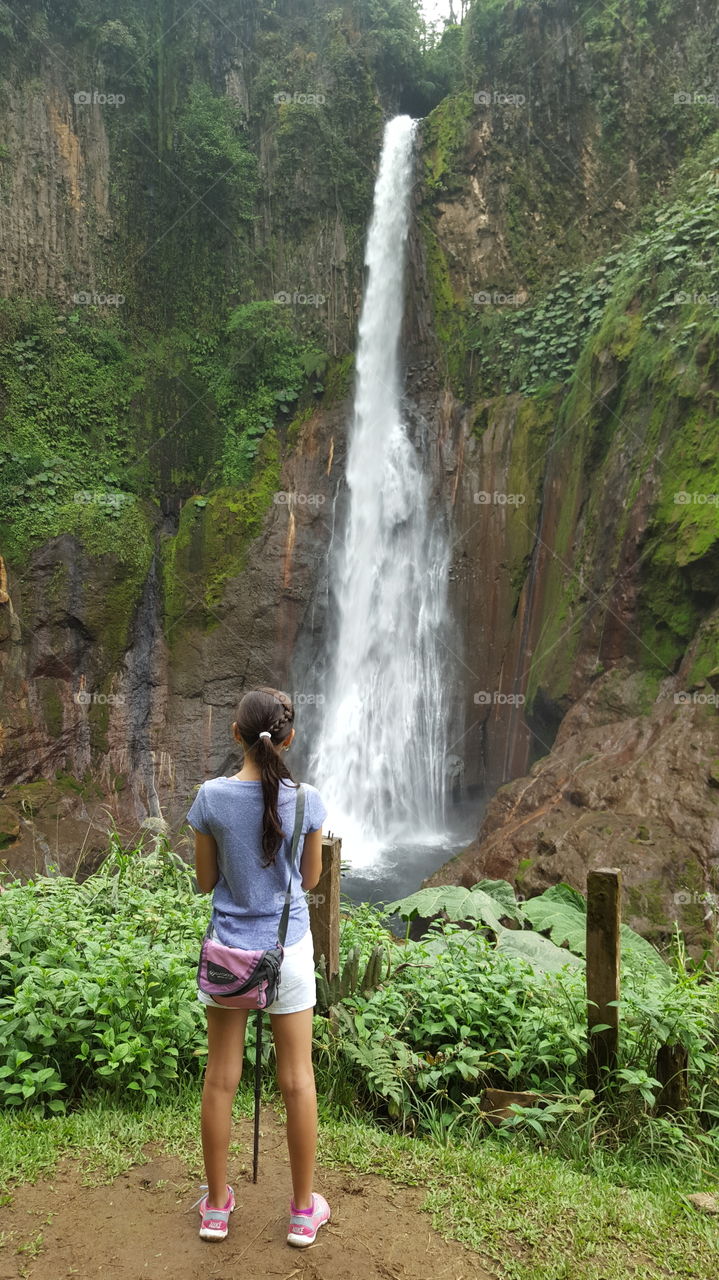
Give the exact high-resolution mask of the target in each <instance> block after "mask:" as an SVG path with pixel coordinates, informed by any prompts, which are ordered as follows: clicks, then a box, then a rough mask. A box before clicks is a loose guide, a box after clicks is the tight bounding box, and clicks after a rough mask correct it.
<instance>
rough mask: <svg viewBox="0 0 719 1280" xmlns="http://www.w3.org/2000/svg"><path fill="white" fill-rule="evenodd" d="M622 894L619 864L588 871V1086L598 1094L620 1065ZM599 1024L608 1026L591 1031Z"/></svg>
mask: <svg viewBox="0 0 719 1280" xmlns="http://www.w3.org/2000/svg"><path fill="white" fill-rule="evenodd" d="M620 893H621V871H620V870H619V868H618V867H609V868H608V867H603V868H601V869H600V870H598V871H590V872H588V873H587V1031H588V1042H587V1088H588V1089H593V1090H594V1092H595V1094H597V1095H599V1094H600V1093H601V1092H602V1090H603V1089H604V1088H605V1086H606V1085H607V1084H608V1081H609V1076H610V1075H611V1073H612V1072H613V1071H614V1069H615V1068H616V1065H617V1049H618V1045H619V1003H618V1002H619V941H620V939H619V927H620V923H621V896H620ZM610 1000H616V1001H617V1003H616V1004H610V1003H609V1002H610ZM592 1002H594V1003H592ZM599 1023H604V1024H606V1026H607V1029H606V1030H605V1031H592V1027H594V1026H597V1025H598V1024H599Z"/></svg>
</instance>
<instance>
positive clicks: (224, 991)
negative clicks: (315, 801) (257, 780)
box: [197, 783, 305, 1009]
mask: <svg viewBox="0 0 719 1280" xmlns="http://www.w3.org/2000/svg"><path fill="white" fill-rule="evenodd" d="M304 813H305V789H304V787H303V786H302V784H301V783H300V786H299V787H298V789H297V802H296V807H295V827H294V831H293V833H292V849H291V852H290V878H289V880H288V882H287V893H286V894H285V905H284V907H283V908H282V915H281V916H280V924H279V929H278V931H277V945H276V946H274V947H271V948H270V949H269V950H268V951H244V950H243V949H242V948H241V947H226V946H225V945H224V943H222V942H220V941H219V940H218V939H217V938H215V937H214V936H213V933H214V930H213V926H212V921H211V920H210V923H209V924H208V926H207V932H206V933H205V936H204V938H203V941H202V948H201V950H200V959H199V962H198V965H197V985H198V987H199V988H200V991H204V992H205V994H206V995H208V996H212V999H213V1000H215V1001H216V1002H217V1004H220V1005H223V1006H225V1007H226V1008H228V1009H266V1008H267V1006H268V1005H270V1004H272V1002H273V1001H274V1000H275V999H276V998H277V992H278V991H279V986H280V970H281V968H282V958H283V956H284V954H285V938H286V937H287V925H288V923H289V918H290V900H291V896H292V872H293V869H294V865H295V858H296V856H297V847H298V845H299V841H300V833H301V831H302V820H303V818H304Z"/></svg>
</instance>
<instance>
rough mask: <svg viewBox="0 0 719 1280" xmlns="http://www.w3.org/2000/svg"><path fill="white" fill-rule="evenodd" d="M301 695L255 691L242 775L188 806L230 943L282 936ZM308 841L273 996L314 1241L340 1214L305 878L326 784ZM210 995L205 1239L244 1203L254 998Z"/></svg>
mask: <svg viewBox="0 0 719 1280" xmlns="http://www.w3.org/2000/svg"><path fill="white" fill-rule="evenodd" d="M294 718H295V713H294V708H293V706H292V702H291V699H290V698H289V697H288V696H287V694H286V693H282V692H280V691H279V690H278V689H268V688H261V689H256V690H254V691H253V692H252V693H246V694H245V696H244V697H243V699H242V701H241V702H240V705H239V708H238V710H237V719H236V721H235V723H234V724H233V726H232V732H233V736H234V738H235V740H236V741H237V742H239V743H240V744H241V745H242V748H243V751H244V762H243V765H242V768H241V770H240V772H239V773H236V774H234V775H233V776H232V777H230V778H224V777H220V778H213V779H211V780H210V781H208V782H203V784H202V786H201V787H200V789H199V791H198V793H197V796H196V797H195V800H194V802H193V804H192V807H191V808H190V810H189V812H188V814H187V820H188V822H189V823H190V824H191V826H192V827H194V830H195V867H196V872H197V884H198V887H199V889H200V892H201V893H210V892H211V891H212V890H213V889H214V894H213V899H212V925H213V928H214V931H215V936H216V937H217V938H218V939H219V941H220V942H221V943H223V944H224V945H225V946H231V947H242V948H245V949H246V950H248V951H249V950H257V951H259V950H265V949H266V948H269V947H273V946H274V945H275V943H276V941H277V928H278V925H279V917H280V915H281V912H282V907H283V905H284V901H285V895H286V893H287V879H288V875H289V866H288V860H289V851H290V848H291V844H292V830H293V825H294V814H295V802H296V788H297V785H298V784H297V783H295V782H294V781H293V779H292V777H291V774H290V772H289V770H288V768H287V766H286V764H285V763H284V761H283V759H282V755H281V752H284V751H287V749H288V748H289V746H290V743H291V742H292V739H293V738H294V736H295V731H294V728H293V721H294ZM305 791H306V801H305V814H304V821H303V824H302V835H303V836H304V842H303V841H302V839H301V840H300V845H299V848H300V849H301V850H302V852H301V856H300V858H299V859H298V861H299V866H295V868H294V873H293V879H292V893H291V902H290V918H289V924H288V927H287V938H286V942H285V955H284V959H283V961H282V972H281V982H280V989H279V993H278V995H277V999H276V1000H275V1001H274V1003H273V1004H271V1005H269V1006H268V1013H269V1014H270V1021H271V1024H272V1035H273V1038H274V1042H275V1053H276V1055H277V1075H278V1078H279V1085H280V1089H281V1091H282V1097H283V1098H284V1102H285V1107H286V1109H287V1145H288V1148H289V1154H290V1168H291V1172H292V1190H293V1198H292V1199H291V1200H290V1224H289V1231H288V1234H287V1243H288V1244H293V1245H300V1246H302V1245H309V1244H312V1243H313V1242H314V1239H315V1237H316V1235H317V1231H318V1229H319V1227H321V1226H322V1224H323V1223H324V1222H328V1221H329V1217H330V1209H329V1205H328V1204H327V1201H326V1200H325V1199H324V1198H323V1197H322V1196H321V1195H318V1194H317V1193H316V1192H315V1193H313V1191H312V1177H313V1173H314V1162H315V1151H316V1147H317V1096H316V1093H315V1078H314V1071H313V1068H312V1014H313V1009H314V1006H315V1003H316V998H317V997H316V987H315V967H314V955H313V946H312V934H311V933H310V927H309V912H308V909H307V901H306V899H305V897H304V895H303V893H302V890H303V889H313V888H314V887H315V885H316V884H317V881H318V880H319V878H320V872H321V868H322V822H323V820H324V819H325V818H326V817H327V810H326V808H325V806H324V803H323V801H322V797H321V796H320V793H319V791H317V790H316V789H315V787H310V786H308V785H307V784H305ZM197 995H198V999H199V1000H201V1001H202V1003H203V1004H205V1005H206V1006H207V1044H208V1058H207V1068H206V1070H205V1083H204V1088H203V1091H202V1149H203V1154H204V1158H205V1170H206V1173H207V1195H206V1196H204V1197H203V1199H202V1200H201V1202H200V1215H201V1218H202V1224H201V1226H200V1235H201V1236H202V1238H203V1240H224V1239H225V1237H226V1235H227V1224H228V1220H229V1217H230V1214H231V1213H232V1211H233V1209H234V1207H235V1196H234V1193H233V1190H232V1187H230V1186H229V1185H228V1183H227V1153H228V1148H229V1144H230V1127H231V1121H232V1101H233V1098H234V1096H235V1091H236V1089H237V1086H238V1084H239V1082H240V1077H241V1075H242V1060H243V1056H244V1046H245V1027H246V1026H247V1015H248V1013H249V1012H250V1010H248V1009H228V1008H227V1007H222V1006H220V1005H218V1004H216V1003H215V1001H214V1000H213V999H212V997H211V996H207V995H205V993H204V992H202V991H200V990H199V989H198V993H197Z"/></svg>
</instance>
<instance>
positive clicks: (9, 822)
mask: <svg viewBox="0 0 719 1280" xmlns="http://www.w3.org/2000/svg"><path fill="white" fill-rule="evenodd" d="M19 835H20V819H19V818H18V815H17V813H16V811H15V810H14V809H12V808H11V807H10V805H7V804H0V849H7V847H8V845H11V844H13V843H14V841H15V840H17V838H18V836H19Z"/></svg>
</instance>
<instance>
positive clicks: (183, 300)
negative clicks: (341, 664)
mask: <svg viewBox="0 0 719 1280" xmlns="http://www.w3.org/2000/svg"><path fill="white" fill-rule="evenodd" d="M400 8H401V7H400ZM31 9H32V14H31V19H32V21H31V25H32V30H33V40H30V39H29V37H28V36H27V33H25V34H24V35H23V33H22V31H21V30H20V28H19V25H17V24H15V25H13V22H12V20H11V19H7V20H6V25H5V26H4V27H3V30H2V32H1V33H0V41H2V44H3V52H4V54H5V57H4V60H3V65H4V67H5V71H4V78H3V85H2V95H1V98H0V103H1V110H2V116H3V122H4V124H5V125H6V127H5V129H4V131H3V136H4V138H5V140H6V142H5V147H4V150H3V153H2V156H1V157H0V164H2V166H3V175H2V193H3V199H2V202H1V203H0V234H1V235H2V240H3V248H4V250H5V252H4V256H3V265H2V275H1V276H0V290H1V292H2V295H3V296H2V298H0V334H1V335H2V340H3V341H2V355H1V356H0V361H1V368H0V373H1V374H2V405H1V406H0V407H1V408H2V411H3V413H4V415H5V434H4V437H3V443H2V446H0V448H1V449H2V457H1V459H0V461H2V464H3V468H2V476H3V478H2V482H1V483H2V495H1V496H2V500H3V506H2V516H1V523H0V550H1V551H2V553H3V556H4V563H5V569H6V572H5V578H4V581H3V583H2V584H0V585H2V592H1V593H0V678H1V679H2V686H3V695H4V696H3V715H2V756H1V758H0V759H1V762H2V785H3V796H2V801H0V840H2V843H3V846H4V848H3V850H2V854H3V857H4V858H5V860H6V862H7V865H8V866H10V867H11V868H12V869H15V870H19V871H21V872H23V873H25V874H27V873H30V872H32V870H33V869H34V868H35V867H38V868H40V869H42V868H45V869H47V867H48V866H52V865H53V864H58V863H59V864H60V865H62V866H63V868H64V869H67V868H68V867H69V866H73V867H74V866H75V864H76V863H77V862H78V861H79V862H80V864H81V866H84V867H85V868H87V867H89V866H90V865H92V861H93V859H94V858H95V857H96V856H98V855H99V853H100V852H101V850H102V849H103V848H104V847H105V843H106V831H107V826H108V821H113V822H115V823H117V824H118V826H119V827H120V828H121V829H122V830H123V831H124V832H132V831H133V830H134V829H135V828H137V827H138V826H140V825H141V824H142V823H149V824H150V825H152V823H153V822H155V821H156V820H157V819H158V818H160V816H162V817H163V818H165V819H168V820H169V822H170V824H171V825H172V826H173V828H177V827H178V825H179V824H180V823H181V820H182V817H183V815H184V812H185V811H186V808H187V802H188V798H189V797H190V796H191V793H192V791H193V789H194V787H195V786H196V785H197V783H198V781H199V780H201V779H202V778H203V777H205V776H208V775H211V774H214V773H217V772H223V771H227V770H228V769H229V767H230V766H231V765H232V764H234V763H235V762H236V757H235V755H234V754H233V751H232V744H231V740H230V737H229V725H230V723H231V720H232V718H233V710H234V707H235V705H236V702H237V699H238V697H239V696H240V694H241V692H242V690H243V688H246V687H248V686H249V685H253V684H258V683H265V682H270V683H278V684H279V685H280V686H282V687H286V688H289V689H290V690H291V691H292V692H293V693H295V694H296V695H300V696H299V697H298V734H299V733H300V732H301V731H302V728H303V725H304V727H305V728H306V729H307V731H308V732H310V731H311V727H312V724H313V719H312V712H313V705H312V699H313V697H314V696H315V695H316V694H317V692H318V688H319V685H320V684H321V670H322V662H323V660H324V658H323V655H324V653H325V651H326V647H327V644H328V642H329V640H330V638H331V633H332V619H331V616H329V607H330V602H329V597H328V585H327V572H328V565H327V556H328V549H329V548H330V545H331V540H332V536H333V531H334V529H335V528H336V527H337V526H338V524H339V523H341V514H342V500H343V486H342V473H343V459H344V451H345V441H346V430H347V422H348V413H349V398H350V395H351V386H352V352H353V349H354V338H355V325H356V316H357V312H358V307H359V300H360V297H361V289H362V249H363V239H364V234H365V230H366V225H367V220H368V217H369V212H370V206H371V195H372V185H373V179H374V171H375V165H376V161H377V157H378V154H379V146H380V138H381V127H382V121H383V119H384V118H386V116H387V115H389V114H392V113H393V112H395V111H397V110H408V111H410V112H411V113H412V114H416V115H423V114H424V113H425V112H426V115H425V118H424V119H423V120H422V123H421V127H420V138H419V150H418V161H417V181H416V185H415V192H414V222H413V232H412V237H411V244H410V271H409V282H408V295H407V307H406V326H405V335H404V349H405V351H406V357H407V381H406V403H407V414H408V418H409V421H410V423H411V429H412V431H413V433H414V435H415V438H416V440H417V441H418V443H419V442H421V447H422V449H423V451H424V454H425V459H426V466H427V469H428V471H429V472H430V473H431V475H432V480H433V494H434V497H433V501H435V502H436V504H437V507H438V509H439V507H440V506H441V507H442V509H443V510H447V509H448V510H450V511H451V519H452V529H453V533H452V537H453V563H452V569H451V584H450V595H451V605H452V612H453V617H454V620H455V629H456V646H454V647H453V650H452V652H451V653H448V654H447V664H446V678H447V683H448V687H449V690H450V695H449V698H450V706H451V720H452V735H451V737H452V739H453V742H452V752H453V754H454V755H455V756H456V757H457V759H458V761H459V762H460V764H461V767H462V770H463V777H464V785H465V790H466V794H467V795H468V796H474V797H476V798H477V800H478V801H479V799H480V798H481V797H483V796H492V795H494V793H495V792H496V795H495V798H494V800H493V801H492V803H491V804H490V808H489V810H488V813H487V817H486V820H485V823H484V826H483V829H482V832H481V833H479V835H478V839H477V841H476V842H474V844H473V845H472V846H471V847H470V849H469V850H467V851H465V853H464V854H462V855H460V858H459V859H458V860H457V861H456V862H455V863H454V864H450V865H449V867H448V868H446V869H443V871H442V872H441V873H439V875H440V878H445V879H446V878H447V877H455V878H461V879H463V880H464V881H465V882H470V883H471V882H472V881H473V879H476V878H479V877H481V876H482V875H502V876H506V877H507V878H509V879H514V880H516V882H517V883H518V884H519V885H520V886H522V885H523V886H525V889H526V892H532V891H533V890H535V889H536V888H538V887H542V886H543V885H544V884H546V883H552V882H554V881H556V880H558V879H561V878H566V879H569V880H570V882H572V883H575V884H577V887H579V888H584V880H583V877H584V875H585V874H586V869H587V867H588V866H590V865H601V864H602V863H608V864H610V865H621V866H623V867H625V868H626V874H627V876H628V887H629V889H630V890H631V893H632V894H633V895H634V896H633V897H632V899H631V904H630V906H631V917H630V918H631V921H632V922H633V923H635V925H636V926H637V927H641V928H643V929H644V930H645V931H648V932H649V931H651V930H653V931H654V933H655V936H656V937H657V938H658V939H659V940H666V937H667V934H668V933H669V932H670V930H671V917H672V910H673V907H674V897H675V896H676V895H679V896H680V897H681V896H682V895H683V897H684V898H688V899H689V901H687V902H679V903H678V904H677V906H678V911H679V917H680V919H682V920H683V922H684V923H685V925H686V926H687V927H690V928H692V929H694V930H695V932H696V931H698V932H697V936H700V934H701V930H702V929H703V928H704V925H705V916H706V897H701V895H702V894H703V895H706V893H707V892H708V891H709V889H710V887H711V883H712V876H713V875H714V866H715V857H716V856H717V855H719V845H718V844H717V840H718V837H717V834H716V818H715V806H716V793H717V786H716V776H715V775H716V759H717V758H719V741H717V737H716V727H715V725H716V705H715V702H714V699H713V692H712V691H713V687H714V686H713V683H712V682H713V681H714V679H715V668H716V667H717V666H719V655H718V654H717V612H716V601H717V578H716V568H717V549H718V547H719V524H718V521H717V503H716V495H717V494H719V476H717V469H718V467H717V448H716V417H717V413H716V396H717V315H719V311H718V310H717V305H716V301H712V298H715V297H716V296H719V281H717V279H716V252H715V250H713V246H714V245H715V243H716V236H717V235H719V218H718V217H717V193H718V191H719V188H718V187H717V172H718V170H717V159H716V156H717V142H716V135H715V132H714V131H715V128H716V119H715V114H716V107H715V105H713V104H712V100H711V84H710V82H711V74H712V73H711V66H710V61H709V60H710V55H711V50H712V48H713V47H715V45H716V29H715V28H716V15H715V12H714V9H713V6H711V5H710V4H709V3H703V2H701V0H700V2H699V3H692V4H686V3H682V4H680V3H669V4H664V5H662V6H660V7H656V6H652V5H647V6H645V7H643V8H641V12H639V11H635V9H634V8H632V7H631V6H629V5H626V6H624V5H623V6H620V10H618V11H617V12H616V13H612V14H609V13H605V12H604V11H602V13H595V12H594V11H593V10H592V8H591V6H589V7H587V6H583V5H578V4H575V3H572V4H570V3H552V4H546V5H541V6H538V5H535V4H508V5H505V6H498V7H497V8H492V9H489V8H488V7H487V6H478V5H475V6H474V7H473V8H472V9H471V11H470V14H469V17H468V18H467V20H466V22H465V25H464V29H463V30H459V29H454V30H450V31H448V32H447V33H446V35H445V37H444V39H443V41H442V45H441V47H440V48H439V50H437V51H435V53H434V54H433V55H432V57H433V59H434V61H432V62H428V61H427V59H425V61H424V62H423V61H422V59H421V57H420V54H419V52H418V51H417V45H416V41H415V40H414V35H413V33H412V31H411V25H407V26H406V28H403V29H401V30H399V29H395V27H394V26H393V27H392V39H391V40H389V39H387V38H384V39H383V38H382V37H383V35H384V36H385V37H386V36H387V33H388V30H389V27H388V28H387V30H386V31H385V32H384V33H383V32H382V31H379V32H378V30H377V29H372V27H371V24H370V25H368V24H367V22H366V21H365V20H364V16H363V15H364V9H363V6H361V5H358V6H354V5H351V4H347V5H339V6H334V5H326V4H320V3H315V2H314V0H313V2H312V3H310V2H309V0H307V2H306V3H298V4H289V3H288V4H284V3H273V4H269V3H268V4H266V5H265V4H263V5H256V4H255V5H253V4H244V3H243V4H240V5H237V4H233V5H229V4H227V5H223V6H220V7H219V8H217V6H216V7H215V13H214V15H210V14H209V12H207V11H204V10H201V11H194V10H193V11H192V12H191V13H190V14H184V15H183V14H182V13H181V12H180V10H179V9H176V7H175V6H174V5H173V4H171V3H170V2H169V0H165V3H163V5H161V6H159V8H158V11H157V13H156V14H155V15H154V16H153V17H152V19H150V18H149V17H148V16H147V15H146V14H144V13H143V11H142V9H141V8H140V6H139V5H135V4H134V3H132V2H131V0H125V3H124V4H122V5H121V6H120V7H119V9H118V7H117V6H115V9H114V10H113V12H112V13H111V12H110V11H109V10H108V11H107V12H104V10H102V6H100V5H97V4H93V5H90V6H89V9H88V13H90V11H91V16H92V22H89V21H88V20H87V17H88V15H85V14H83V15H79V14H78V16H77V18H76V20H75V24H74V26H71V27H68V26H67V23H66V22H65V23H61V21H60V16H61V15H60V14H59V11H58V14H57V15H56V14H55V10H54V8H53V7H50V8H47V7H44V8H40V6H36V7H34V8H33V7H32V6H31ZM390 21H391V22H392V23H395V24H396V23H397V22H398V21H399V19H398V18H397V17H396V15H395V17H393V18H392V19H390V17H389V10H388V14H387V15H386V22H387V23H388V24H389V23H390ZM408 21H409V20H408ZM413 41H414V43H413ZM412 50H414V52H412ZM430 73H431V74H430ZM78 95H79V97H78ZM119 97H121V98H123V101H122V102H117V101H113V102H111V101H110V99H111V98H112V99H115V100H116V99H117V98H119ZM713 495H714V496H713ZM299 759H300V760H301V755H300V757H299ZM497 788H499V790H498V791H497ZM597 859H599V862H597Z"/></svg>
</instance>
